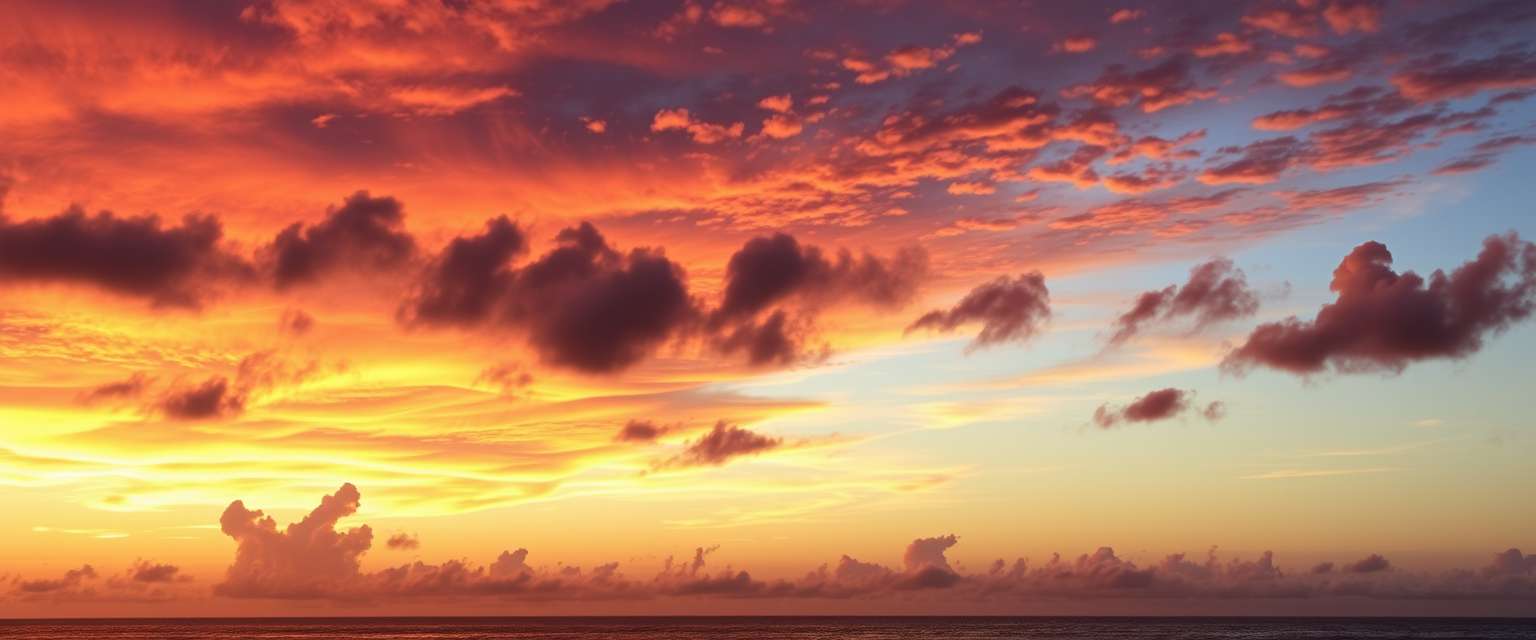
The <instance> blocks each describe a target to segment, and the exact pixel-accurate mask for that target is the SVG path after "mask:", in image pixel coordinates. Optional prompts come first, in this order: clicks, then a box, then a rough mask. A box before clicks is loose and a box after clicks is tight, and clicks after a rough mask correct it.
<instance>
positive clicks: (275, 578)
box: [214, 483, 373, 598]
mask: <svg viewBox="0 0 1536 640" xmlns="http://www.w3.org/2000/svg"><path fill="white" fill-rule="evenodd" d="M361 500H362V496H361V494H359V493H358V491H357V487H354V486H352V484H350V483H348V484H344V485H342V486H341V488H340V489H338V490H337V491H336V493H334V494H331V495H328V496H325V497H324V498H322V499H321V500H320V505H319V506H317V507H315V509H314V510H313V511H311V512H310V513H309V515H307V516H305V517H304V519H302V520H300V521H298V522H295V523H293V524H290V525H288V526H287V527H286V528H284V529H283V530H281V531H279V530H278V528H277V521H276V520H273V519H272V517H271V516H267V515H265V514H264V513H262V512H261V511H260V510H251V509H247V508H246V506H245V503H244V502H242V501H240V500H236V501H234V502H232V503H230V504H229V506H228V507H227V508H225V509H224V514H223V515H222V516H220V517H219V528H220V530H221V531H223V532H224V535H227V536H229V537H231V538H234V539H235V542H236V543H238V545H239V547H238V548H237V549H236V551H235V562H234V564H231V565H230V566H229V569H228V571H226V573H225V578H224V581H223V582H221V583H219V584H218V585H215V586H214V593H216V594H218V595H222V596H228V597H233V598H314V597H323V596H333V595H336V594H340V593H345V592H346V591H347V590H348V588H349V587H351V586H352V585H351V584H350V583H352V582H353V581H355V580H356V579H357V578H358V575H359V573H358V563H359V559H360V558H361V557H362V555H363V553H364V552H366V551H368V547H369V546H370V545H371V544H372V543H373V529H372V528H370V527H369V526H368V525H362V526H359V527H355V528H352V529H347V530H345V531H337V530H336V523H337V522H339V521H340V520H341V519H342V518H345V517H347V516H350V515H352V514H354V513H356V512H357V508H358V506H359V505H360V504H361Z"/></svg>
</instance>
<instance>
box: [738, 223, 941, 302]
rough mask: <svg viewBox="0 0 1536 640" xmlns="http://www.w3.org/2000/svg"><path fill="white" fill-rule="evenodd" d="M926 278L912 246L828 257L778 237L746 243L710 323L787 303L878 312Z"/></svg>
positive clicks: (921, 255)
mask: <svg viewBox="0 0 1536 640" xmlns="http://www.w3.org/2000/svg"><path fill="white" fill-rule="evenodd" d="M927 273H928V257H927V254H926V253H925V252H923V250H922V249H919V248H916V247H913V248H908V249H902V250H899V251H897V252H896V253H895V254H894V255H893V256H891V257H890V258H881V257H878V256H875V255H873V254H870V253H865V254H863V255H861V256H858V257H855V256H854V254H853V253H852V252H850V251H848V250H846V249H844V250H841V251H839V252H838V253H837V255H836V256H835V257H829V256H828V255H827V254H826V253H825V252H823V251H822V250H821V248H820V247H817V246H814V245H802V244H800V242H799V241H798V240H796V239H795V237H794V236H791V235H789V234H784V233H777V234H774V235H772V236H760V237H757V238H753V239H751V240H748V241H747V242H746V244H744V245H742V247H741V248H740V249H739V250H737V251H736V252H735V253H734V254H732V255H731V259H730V261H729V262H728V263H727V264H726V276H725V292H724V294H723V296H722V298H721V301H720V306H719V307H718V308H717V309H715V310H714V311H713V313H712V321H713V322H716V323H721V322H725V321H730V320H740V319H745V318H751V317H754V316H756V315H757V314H758V313H760V312H762V311H764V310H766V309H768V308H769V307H771V306H773V305H775V304H778V303H780V302H783V301H785V300H789V299H798V300H800V301H801V302H803V303H805V304H809V305H811V306H818V305H823V304H827V303H829V302H831V301H833V300H837V299H847V300H857V301H862V302H865V303H867V304H872V305H876V306H882V307H894V306H899V305H901V304H903V303H905V302H907V301H908V300H910V299H911V298H912V296H913V294H914V293H915V292H916V290H917V285H918V284H919V283H920V282H921V281H922V279H923V278H924V277H925V276H926V275H927Z"/></svg>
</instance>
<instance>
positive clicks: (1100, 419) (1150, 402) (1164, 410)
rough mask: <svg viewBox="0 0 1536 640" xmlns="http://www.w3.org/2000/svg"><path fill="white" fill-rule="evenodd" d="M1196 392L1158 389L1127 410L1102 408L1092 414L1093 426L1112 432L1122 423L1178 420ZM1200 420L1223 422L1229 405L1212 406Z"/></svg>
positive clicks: (1125, 408) (1142, 397)
mask: <svg viewBox="0 0 1536 640" xmlns="http://www.w3.org/2000/svg"><path fill="white" fill-rule="evenodd" d="M1193 397H1194V392H1193V391H1185V390H1183V389H1173V388H1168V389H1158V390H1157V391H1152V392H1150V393H1147V394H1146V395H1144V396H1141V397H1140V398H1137V399H1136V400H1134V401H1132V402H1131V403H1130V404H1128V405H1125V406H1124V407H1120V408H1114V407H1110V406H1109V405H1108V404H1102V405H1099V408H1098V409H1095V410H1094V412H1093V423H1094V424H1096V425H1098V426H1099V427H1100V428H1103V429H1110V428H1113V427H1115V426H1117V425H1119V424H1120V423H1122V422H1158V421H1161V420H1168V419H1171V418H1176V417H1178V416H1179V415H1181V414H1183V413H1184V412H1185V411H1187V410H1188V409H1189V408H1190V404H1191V402H1192V400H1193ZM1200 414H1201V416H1203V417H1204V418H1205V419H1207V420H1210V421H1213V422H1214V421H1216V420H1220V419H1221V418H1222V417H1224V416H1225V415H1226V405H1224V404H1222V403H1220V402H1212V403H1211V404H1209V405H1206V407H1205V409H1203V410H1201V411H1200Z"/></svg>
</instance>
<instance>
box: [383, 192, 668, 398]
mask: <svg viewBox="0 0 1536 640" xmlns="http://www.w3.org/2000/svg"><path fill="white" fill-rule="evenodd" d="M555 239H556V243H557V247H556V248H555V249H553V250H551V251H550V252H549V253H547V254H545V255H543V256H542V257H540V258H538V259H537V260H534V261H533V262H530V263H528V264H526V265H524V266H522V267H513V266H512V265H511V260H512V259H513V258H515V257H516V256H517V255H518V254H519V253H520V252H521V251H522V250H523V247H524V240H523V236H522V233H521V231H519V230H518V229H517V228H516V226H515V225H513V224H512V223H511V221H510V220H507V219H506V218H497V219H495V220H492V221H490V222H489V223H487V225H486V228H485V231H484V232H483V233H481V234H480V235H477V236H471V237H461V238H456V239H455V240H453V241H452V242H451V243H449V245H448V247H447V248H446V249H444V251H443V253H442V255H441V256H439V257H438V258H437V259H436V260H435V261H434V263H433V265H432V266H431V267H430V268H429V269H428V271H427V273H426V275H425V277H424V279H423V281H422V282H421V284H420V285H419V287H418V291H417V293H416V294H415V295H414V296H413V297H412V298H411V299H410V300H408V301H407V302H406V304H405V306H404V307H402V310H401V317H402V319H403V320H404V321H406V322H407V323H410V324H418V325H453V326H474V325H481V324H490V325H492V326H500V327H506V328H514V329H518V330H521V331H523V332H525V333H526V335H527V337H528V340H529V342H530V344H531V345H532V346H533V347H534V349H535V350H537V351H538V352H539V354H540V356H541V357H542V358H543V359H544V360H545V361H547V362H549V363H551V364H556V365H562V366H566V367H570V368H573V369H577V370H580V371H585V372H589V373H610V372H614V371H618V370H620V369H624V368H626V367H629V366H631V365H633V364H635V363H636V362H639V361H640V360H641V359H642V358H644V357H645V356H646V355H648V354H649V353H650V352H651V351H653V350H654V349H655V348H656V347H658V346H660V345H661V344H662V343H665V342H666V341H667V340H668V339H670V338H673V337H676V336H679V335H681V334H682V333H683V331H684V330H685V329H686V328H687V326H688V325H690V324H692V323H693V322H694V320H695V319H696V316H697V310H696V308H695V306H694V301H693V300H692V298H690V297H689V295H688V289H687V283H686V279H685V276H684V274H683V269H682V267H681V266H679V265H678V264H677V263H674V262H672V261H671V260H668V259H667V257H666V255H665V254H663V253H662V252H661V251H660V250H659V249H635V250H632V251H630V252H629V253H628V254H622V253H619V252H618V251H616V250H614V249H613V248H612V247H610V246H609V245H608V242H607V240H606V239H605V238H604V237H603V236H602V234H601V233H599V232H598V230H597V228H596V227H594V226H592V225H591V224H590V223H582V224H581V225H580V226H578V227H572V228H569V229H565V230H563V231H561V232H560V233H559V234H558V235H557V236H556V238H555Z"/></svg>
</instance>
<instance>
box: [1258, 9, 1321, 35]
mask: <svg viewBox="0 0 1536 640" xmlns="http://www.w3.org/2000/svg"><path fill="white" fill-rule="evenodd" d="M1242 22H1243V24H1244V25H1247V26H1250V27H1254V28H1258V29H1264V30H1266V31H1272V32H1274V33H1278V34H1280V35H1283V36H1286V37H1289V38H1306V37H1309V36H1312V35H1316V34H1317V30H1318V16H1317V14H1316V13H1315V12H1313V11H1310V10H1308V8H1306V7H1301V6H1295V7H1291V6H1274V7H1270V8H1266V9H1259V10H1255V11H1253V12H1250V13H1248V14H1247V15H1245V16H1243V18H1242Z"/></svg>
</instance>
